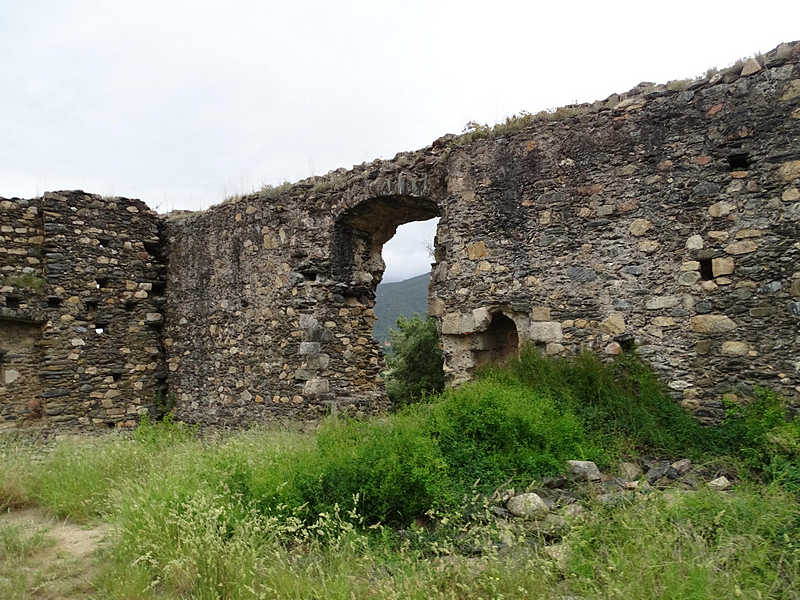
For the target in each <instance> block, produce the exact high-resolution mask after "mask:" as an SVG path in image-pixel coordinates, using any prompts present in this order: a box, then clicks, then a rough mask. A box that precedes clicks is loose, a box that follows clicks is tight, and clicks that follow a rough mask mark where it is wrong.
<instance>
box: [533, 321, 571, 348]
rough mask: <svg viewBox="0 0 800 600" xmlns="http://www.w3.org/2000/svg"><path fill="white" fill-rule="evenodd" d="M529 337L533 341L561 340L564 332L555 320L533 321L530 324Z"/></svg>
mask: <svg viewBox="0 0 800 600" xmlns="http://www.w3.org/2000/svg"><path fill="white" fill-rule="evenodd" d="M530 339H531V341H533V342H544V343H547V342H561V341H563V340H564V334H563V332H562V330H561V323H558V322H556V321H534V322H533V323H531V325H530Z"/></svg>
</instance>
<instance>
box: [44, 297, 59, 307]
mask: <svg viewBox="0 0 800 600" xmlns="http://www.w3.org/2000/svg"><path fill="white" fill-rule="evenodd" d="M61 303H62V300H61V298H59V297H58V296H49V297H48V298H47V308H58V307H60V306H61Z"/></svg>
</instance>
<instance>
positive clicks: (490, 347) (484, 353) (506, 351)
mask: <svg viewBox="0 0 800 600" xmlns="http://www.w3.org/2000/svg"><path fill="white" fill-rule="evenodd" d="M477 335H478V336H479V337H478V347H479V350H477V351H476V352H475V365H476V366H481V365H485V364H488V363H503V362H505V361H507V360H509V359H511V358H515V357H516V356H518V354H519V334H518V333H517V325H516V323H514V321H513V319H510V318H509V317H507V316H506V315H504V314H502V313H495V314H494V315H492V322H491V323H490V324H489V327H488V328H487V329H486V331H484V332H482V333H479V334H477Z"/></svg>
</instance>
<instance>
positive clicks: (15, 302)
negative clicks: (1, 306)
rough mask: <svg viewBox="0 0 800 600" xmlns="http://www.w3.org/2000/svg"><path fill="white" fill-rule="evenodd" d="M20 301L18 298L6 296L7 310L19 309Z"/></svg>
mask: <svg viewBox="0 0 800 600" xmlns="http://www.w3.org/2000/svg"><path fill="white" fill-rule="evenodd" d="M19 303H20V299H19V298H17V297H16V296H6V307H7V308H19Z"/></svg>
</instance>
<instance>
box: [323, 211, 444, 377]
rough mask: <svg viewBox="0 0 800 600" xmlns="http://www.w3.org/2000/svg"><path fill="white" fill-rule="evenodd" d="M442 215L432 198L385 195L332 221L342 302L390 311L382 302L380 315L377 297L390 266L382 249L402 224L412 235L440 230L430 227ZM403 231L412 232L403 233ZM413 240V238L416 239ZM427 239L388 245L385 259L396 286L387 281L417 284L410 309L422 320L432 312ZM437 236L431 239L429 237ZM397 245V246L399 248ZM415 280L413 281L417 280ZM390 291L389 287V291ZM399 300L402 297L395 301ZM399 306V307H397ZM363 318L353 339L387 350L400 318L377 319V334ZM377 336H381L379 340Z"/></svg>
mask: <svg viewBox="0 0 800 600" xmlns="http://www.w3.org/2000/svg"><path fill="white" fill-rule="evenodd" d="M438 216H439V207H438V205H437V204H436V202H434V201H433V200H431V199H429V198H420V197H410V196H381V197H377V198H372V199H369V200H366V201H363V202H361V203H359V204H358V205H356V206H355V207H353V208H351V209H349V210H347V211H345V212H344V213H342V214H341V215H340V216H339V217H338V218H337V219H336V221H335V222H334V230H333V239H332V242H331V243H332V247H331V252H330V255H331V278H332V279H333V280H334V281H336V282H338V283H339V286H338V287H339V289H340V290H341V292H340V295H341V298H342V300H341V301H342V302H343V303H344V304H346V305H350V306H359V305H360V306H363V307H365V308H367V309H373V310H375V312H381V311H383V309H384V308H386V303H385V302H382V304H381V306H378V307H377V310H376V297H377V292H378V285H379V284H380V283H381V281H382V280H383V278H384V273H385V272H386V267H387V264H386V262H385V261H384V253H383V250H384V245H385V244H386V243H387V242H388V241H389V240H390V239H392V238H393V237H394V236H395V234H396V233H397V231H398V228H399V227H401V226H402V225H406V224H412V225H410V229H411V230H412V231H413V230H414V229H417V230H419V231H430V232H433V231H435V230H436V229H437V228H438V223H436V222H435V221H434V222H430V221H431V220H433V219H436V218H437V217H438ZM418 221H423V222H428V223H427V225H420V224H418V223H416V222H418ZM404 230H408V227H407V228H404ZM403 237H406V236H401V238H400V242H399V243H400V245H401V246H402V245H403V244H404V242H403ZM412 237H413V236H412ZM426 237H427V236H424V235H423V236H421V237H418V239H416V240H406V241H405V244H406V246H405V248H399V249H398V248H394V249H393V246H392V245H390V246H389V249H388V251H387V256H388V257H390V261H391V263H394V264H390V270H389V273H390V277H391V279H393V280H394V281H392V282H387V285H388V286H391V287H392V288H398V287H399V288H403V287H404V286H402V285H398V284H400V283H401V281H407V279H408V278H412V279H414V281H412V282H411V284H410V285H411V287H412V288H413V290H412V291H411V292H410V293H411V295H412V296H413V297H414V298H415V300H413V301H412V304H413V305H414V306H416V307H417V310H413V309H412V310H411V312H412V313H413V312H419V313H421V316H426V315H427V308H428V288H429V279H430V271H431V268H430V264H431V262H433V259H432V258H431V257H430V256H429V251H428V247H429V246H430V245H431V243H432V240H431V239H424V238H426ZM430 237H433V236H430ZM396 245H397V243H395V246H396ZM414 275H416V276H417V277H416V278H414V277H413V276H414ZM390 290H391V288H390ZM385 291H386V289H385V288H383V287H382V288H381V295H382V296H383V298H382V300H385V299H386V295H385V294H384V292H385ZM400 291H401V294H402V295H404V296H405V297H401V298H399V300H400V304H403V303H405V302H406V301H408V300H409V298H408V290H402V289H401V290H400ZM394 300H395V301H397V300H398V298H394ZM393 303H394V304H397V302H393ZM407 311H408V306H406V307H404V308H403V309H402V314H408V312H407ZM362 314H363V315H364V316H363V317H362V318H361V319H360V320H359V321H358V323H357V324H356V323H353V324H352V327H353V332H352V337H356V336H359V337H361V338H362V339H371V340H376V338H382V339H377V341H376V342H374V343H375V344H376V345H378V346H380V347H382V348H384V349H388V347H387V346H385V345H384V344H385V342H386V340H387V338H388V331H389V329H390V328H391V327H394V326H395V324H396V320H397V313H396V312H395V313H394V314H390V315H386V314H384V315H383V317H379V319H380V326H379V331H377V332H376V331H375V322H376V320H377V319H375V318H374V317H372V316H368V315H369V313H368V312H367V311H364V312H363V313H362ZM376 334H377V335H376ZM364 368H365V372H366V373H367V375H368V376H372V375H373V374H374V376H376V377H377V376H379V375H380V374H381V372H382V371H383V369H384V364H383V361H382V360H380V359H379V360H378V361H374V360H373V361H372V362H371V363H370V364H369V365H365V366H364Z"/></svg>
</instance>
